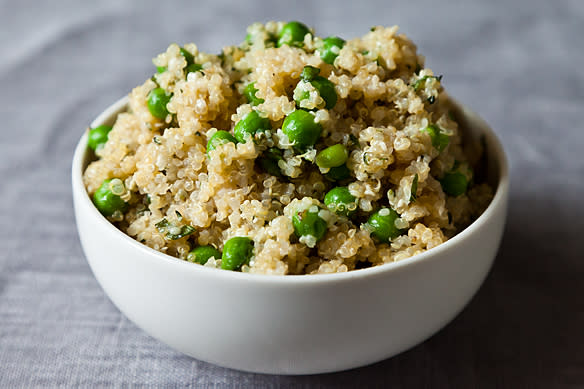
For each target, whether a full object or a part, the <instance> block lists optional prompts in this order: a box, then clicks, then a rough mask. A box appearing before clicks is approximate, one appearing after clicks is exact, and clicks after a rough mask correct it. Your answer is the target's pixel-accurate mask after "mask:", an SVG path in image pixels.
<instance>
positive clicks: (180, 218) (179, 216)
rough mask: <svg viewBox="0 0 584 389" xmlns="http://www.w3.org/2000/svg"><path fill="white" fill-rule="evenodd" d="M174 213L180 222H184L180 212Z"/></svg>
mask: <svg viewBox="0 0 584 389" xmlns="http://www.w3.org/2000/svg"><path fill="white" fill-rule="evenodd" d="M174 213H175V214H176V218H177V219H178V221H181V220H182V217H183V216H182V215H181V213H180V212H179V211H174Z"/></svg>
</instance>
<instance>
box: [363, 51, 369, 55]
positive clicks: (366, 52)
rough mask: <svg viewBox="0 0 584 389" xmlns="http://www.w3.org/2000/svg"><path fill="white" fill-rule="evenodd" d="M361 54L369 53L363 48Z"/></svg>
mask: <svg viewBox="0 0 584 389" xmlns="http://www.w3.org/2000/svg"><path fill="white" fill-rule="evenodd" d="M361 54H363V55H367V54H369V50H363V51H362V52H361Z"/></svg>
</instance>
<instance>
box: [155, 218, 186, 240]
mask: <svg viewBox="0 0 584 389" xmlns="http://www.w3.org/2000/svg"><path fill="white" fill-rule="evenodd" d="M154 226H155V227H156V229H157V230H158V232H160V233H161V234H164V238H165V239H168V240H177V239H180V238H184V237H185V236H188V235H190V234H192V233H193V232H195V227H193V226H190V225H184V226H181V227H177V226H174V225H173V224H171V223H169V222H168V220H166V218H163V219H162V220H161V221H159V222H158V223H156V224H155V225H154Z"/></svg>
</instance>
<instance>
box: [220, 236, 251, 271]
mask: <svg viewBox="0 0 584 389" xmlns="http://www.w3.org/2000/svg"><path fill="white" fill-rule="evenodd" d="M252 255H253V241H252V240H251V239H250V238H248V237H243V236H236V237H234V238H231V239H229V240H228V241H227V242H225V244H224V245H223V255H222V256H221V269H225V270H238V269H240V268H241V266H242V265H243V264H247V263H249V260H250V259H251V257H252Z"/></svg>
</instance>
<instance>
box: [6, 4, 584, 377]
mask: <svg viewBox="0 0 584 389" xmlns="http://www.w3.org/2000/svg"><path fill="white" fill-rule="evenodd" d="M165 4H171V3H170V2H164V1H162V0H158V1H137V0H136V1H117V0H116V1H113V0H112V1H104V2H99V3H96V2H85V3H82V2H79V1H69V2H65V1H59V2H57V1H55V2H41V1H39V2H31V1H20V2H16V1H8V0H3V1H0V29H1V31H2V32H1V34H0V70H1V71H0V114H1V115H0V116H1V118H2V122H1V123H2V124H1V127H2V132H1V141H0V142H1V143H0V171H1V173H2V174H1V181H0V182H1V183H0V198H1V199H2V201H1V202H0V216H1V217H0V387H55V386H120V387H121V386H123V387H127V386H140V387H141V386H154V387H160V386H187V385H188V386H196V387H237V386H254V387H278V386H281V387H338V386H342V385H346V386H365V384H367V385H370V386H382V385H385V384H391V385H392V387H406V386H407V387H465V388H469V387H508V388H521V387H542V388H552V387H583V386H584V298H583V295H584V287H583V284H584V279H583V276H584V255H583V254H582V252H583V250H582V241H583V238H582V235H583V232H584V224H583V220H584V206H583V205H582V204H583V201H582V196H583V195H584V190H583V189H584V158H583V156H582V154H583V153H582V152H583V146H584V129H583V126H582V113H583V112H584V72H583V71H582V64H583V63H584V43H583V39H584V2H582V1H579V0H572V1H553V2H552V1H545V0H538V1H523V2H522V1H455V0H441V1H436V0H431V1H430V0H428V1H422V2H419V1H404V2H387V1H382V0H379V1H369V2H368V1H363V0H359V1H346V2H341V1H339V0H337V1H331V2H316V1H314V2H308V1H296V2H293V1H288V2H282V3H278V2H260V1H247V2H243V1H242V2H235V1H227V0H215V1H212V2H204V3H203V2H199V3H197V4H195V3H194V2H193V3H191V2H182V3H179V2H176V3H175V2H173V3H172V5H168V6H167V7H165ZM272 19H273V20H290V19H299V20H302V21H304V22H306V23H307V24H309V25H311V26H314V27H316V30H317V33H318V34H320V35H322V36H326V35H329V34H339V35H341V36H343V37H346V38H348V37H354V36H358V35H361V34H363V33H365V32H366V31H367V30H368V29H369V27H370V26H372V25H391V24H399V25H400V26H401V31H402V32H405V33H406V34H408V35H409V36H410V37H411V38H412V39H413V40H414V41H415V42H416V43H417V44H418V46H419V49H420V51H421V52H422V53H423V54H425V55H426V57H427V64H428V65H429V66H430V67H431V68H432V69H434V70H435V71H436V72H437V73H438V74H443V75H444V81H443V83H444V85H445V87H446V88H447V90H448V91H449V92H450V93H451V94H452V95H453V96H455V97H457V98H458V99H460V100H462V101H464V102H466V103H467V104H468V105H469V106H470V107H471V108H473V109H474V110H475V111H477V112H478V113H479V114H480V115H481V116H483V117H484V118H485V119H486V120H487V121H488V122H489V123H490V124H491V125H492V126H493V128H494V129H495V131H496V132H497V133H498V134H499V135H500V137H501V139H502V141H503V143H504V144H505V147H506V149H507V151H508V153H509V157H510V161H511V173H512V189H511V202H510V208H509V220H508V224H507V228H506V231H505V235H504V238H503V243H502V246H501V249H500V252H499V255H498V257H497V260H496V263H495V266H494V268H493V270H492V272H491V273H490V275H489V277H488V279H487V280H486V282H485V284H484V286H483V287H482V289H481V290H480V291H479V293H478V294H477V295H476V297H475V298H474V299H473V300H472V302H471V303H470V304H469V306H468V307H467V308H466V309H465V310H464V311H463V312H462V313H461V314H460V315H459V316H458V317H457V318H456V319H455V320H454V321H453V322H452V323H451V324H449V325H448V326H447V327H446V328H445V329H444V330H442V331H441V332H440V333H438V334H437V335H435V336H434V337H432V338H431V339H429V340H428V341H426V342H424V343H423V344H421V345H419V346H417V347H415V348H413V349H411V350H409V351H407V352H405V353H403V354H401V355H399V356H396V357H394V358H392V359H389V360H386V361H383V362H380V363H377V364H374V365H371V366H367V367H364V368H360V369H355V370H352V371H347V372H341V373H336V374H326V375H316V376H301V377H290V376H264V375H256V374H247V373H241V372H237V371H233V370H228V369H223V368H220V367H217V366H213V365H210V364H207V363H204V362H200V361H196V360H193V359H191V358H188V357H186V356H183V355H180V354H178V353H177V352H174V351H173V350H171V349H169V348H168V347H166V346H165V345H163V344H161V343H159V342H158V341H156V340H154V339H152V338H150V337H149V336H148V335H146V334H145V333H144V332H142V331H141V330H139V329H138V328H137V327H136V326H135V325H134V324H132V323H131V322H129V321H128V320H127V319H126V318H125V317H124V316H123V315H121V314H120V312H119V311H118V310H117V309H116V308H115V307H114V306H113V305H112V303H111V302H110V301H109V300H108V298H107V297H106V296H105V295H104V293H103V292H102V290H101V288H100V287H99V285H98V284H97V282H96V281H95V279H94V278H93V276H92V274H91V271H90V269H89V267H88V265H87V263H86V261H85V258H84V256H83V253H82V250H81V247H80V244H79V240H78V237H77V232H76V228H75V221H74V216H73V210H72V201H71V193H70V178H69V169H70V162H71V157H72V153H73V148H74V146H75V144H76V142H77V141H78V139H79V137H80V136H81V134H82V132H83V131H84V129H85V128H86V126H87V125H88V124H89V122H90V121H91V120H92V119H93V118H94V117H95V116H96V115H97V114H98V113H99V112H100V111H101V110H103V109H104V108H105V107H106V106H108V105H109V104H110V103H112V102H113V101H114V100H116V99H118V98H119V97H120V96H122V95H124V94H126V93H128V92H129V90H130V89H131V88H132V87H133V86H135V85H138V84H140V83H142V82H143V80H144V79H146V78H147V77H149V76H150V75H151V73H152V72H153V71H154V67H153V66H152V64H151V58H152V57H153V56H155V55H156V54H157V53H159V52H161V51H163V50H164V49H165V47H166V46H167V45H168V43H170V42H177V43H179V44H182V43H186V42H191V41H193V42H196V43H197V44H198V45H199V47H200V48H201V49H202V50H205V51H210V52H217V51H218V50H219V49H220V47H221V46H222V45H225V44H236V43H239V42H240V41H242V39H243V37H244V36H245V27H246V26H247V25H248V24H250V23H252V22H254V21H267V20H272ZM193 325H196V323H193Z"/></svg>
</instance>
